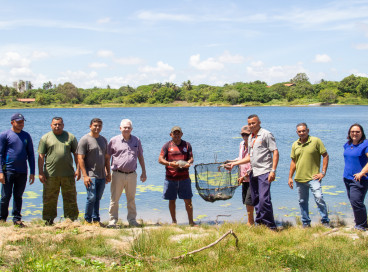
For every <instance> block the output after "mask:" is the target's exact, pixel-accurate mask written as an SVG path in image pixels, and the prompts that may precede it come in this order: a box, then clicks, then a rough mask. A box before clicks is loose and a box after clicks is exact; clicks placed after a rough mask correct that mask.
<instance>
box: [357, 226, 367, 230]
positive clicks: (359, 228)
mask: <svg viewBox="0 0 368 272" xmlns="http://www.w3.org/2000/svg"><path fill="white" fill-rule="evenodd" d="M354 229H355V230H359V231H367V229H366V228H364V227H361V226H354Z"/></svg>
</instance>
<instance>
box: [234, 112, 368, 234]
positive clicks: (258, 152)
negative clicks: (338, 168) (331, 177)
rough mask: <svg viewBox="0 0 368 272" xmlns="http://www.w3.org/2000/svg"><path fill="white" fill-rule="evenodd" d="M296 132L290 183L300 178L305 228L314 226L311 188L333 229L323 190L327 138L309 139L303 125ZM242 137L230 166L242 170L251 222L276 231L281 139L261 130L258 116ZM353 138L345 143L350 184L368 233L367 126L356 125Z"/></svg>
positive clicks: (358, 218) (360, 224)
mask: <svg viewBox="0 0 368 272" xmlns="http://www.w3.org/2000/svg"><path fill="white" fill-rule="evenodd" d="M296 133H297V135H298V137H299V138H298V140H296V141H295V142H294V143H293V145H292V147H291V154H290V157H291V163H290V171H289V179H288V185H289V187H290V188H291V189H293V188H294V180H295V183H296V187H297V188H298V195H299V206H300V210H301V220H302V223H303V227H304V228H307V227H310V226H311V219H310V217H309V205H308V201H309V190H311V191H312V193H313V196H314V199H315V202H316V204H317V207H318V210H319V213H320V215H321V223H322V224H323V225H324V226H326V227H329V226H330V219H329V217H328V211H327V205H326V202H325V200H324V199H323V194H322V187H321V182H322V179H323V178H324V176H325V175H326V172H327V167H328V162H329V155H328V153H327V150H326V148H325V146H324V145H323V143H322V141H321V139H319V138H317V137H313V136H310V135H309V128H308V126H307V124H306V123H299V124H297V125H296ZM240 134H241V136H242V137H243V141H242V142H241V143H240V147H239V157H238V158H237V159H236V160H233V161H232V162H231V163H230V164H229V168H232V167H234V166H235V165H239V167H240V171H239V179H238V181H239V183H241V184H242V196H243V203H244V204H245V205H246V207H247V213H248V224H249V225H253V224H254V222H256V223H257V224H262V225H266V226H267V227H269V228H270V229H276V224H275V220H274V216H273V209H272V202H271V193H270V189H271V182H272V181H274V180H275V173H276V168H277V164H278V160H279V153H278V150H277V146H276V141H275V138H274V136H273V135H272V133H270V132H269V131H267V130H265V129H264V128H262V127H261V121H260V119H259V117H258V116H257V115H250V116H249V117H248V126H244V127H243V128H242V129H241V132H240ZM347 139H348V141H347V143H346V144H345V145H344V159H345V167H344V183H345V186H346V190H347V195H348V198H349V200H350V203H351V206H352V209H353V213H354V220H355V229H358V230H363V231H365V230H366V229H367V228H368V225H367V210H366V207H365V205H364V199H365V195H366V193H367V189H368V178H367V172H368V141H367V140H366V137H365V134H364V130H363V127H362V126H361V125H359V124H353V125H351V127H350V128H349V131H348V136H347ZM321 159H322V170H321ZM294 173H295V177H294V180H293V176H294ZM254 208H255V210H256V218H255V220H254V216H253V210H254Z"/></svg>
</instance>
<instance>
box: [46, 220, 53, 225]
mask: <svg viewBox="0 0 368 272" xmlns="http://www.w3.org/2000/svg"><path fill="white" fill-rule="evenodd" d="M52 225H54V219H49V220H46V221H45V226H52Z"/></svg>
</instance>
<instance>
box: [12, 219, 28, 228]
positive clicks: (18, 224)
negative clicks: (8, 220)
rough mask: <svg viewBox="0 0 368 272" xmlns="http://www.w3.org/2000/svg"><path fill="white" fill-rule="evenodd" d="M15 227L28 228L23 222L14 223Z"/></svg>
mask: <svg viewBox="0 0 368 272" xmlns="http://www.w3.org/2000/svg"><path fill="white" fill-rule="evenodd" d="M13 223H14V226H17V227H19V228H24V227H26V225H24V224H23V222H22V221H21V220H18V221H14V222H13Z"/></svg>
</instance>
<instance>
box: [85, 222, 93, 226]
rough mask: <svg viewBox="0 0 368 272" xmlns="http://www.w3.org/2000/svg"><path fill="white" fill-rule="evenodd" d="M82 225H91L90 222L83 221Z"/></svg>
mask: <svg viewBox="0 0 368 272" xmlns="http://www.w3.org/2000/svg"><path fill="white" fill-rule="evenodd" d="M83 225H86V226H91V225H92V222H88V221H84V223H83Z"/></svg>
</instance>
